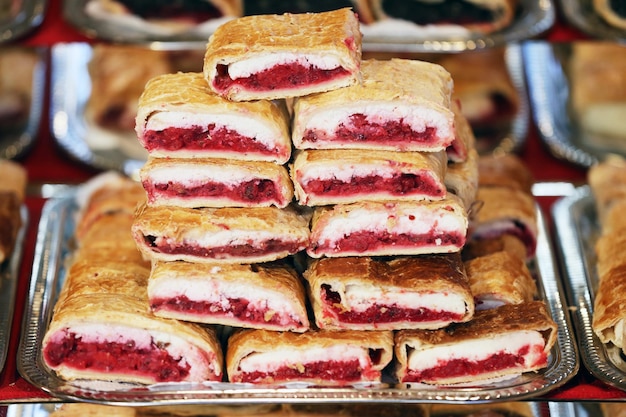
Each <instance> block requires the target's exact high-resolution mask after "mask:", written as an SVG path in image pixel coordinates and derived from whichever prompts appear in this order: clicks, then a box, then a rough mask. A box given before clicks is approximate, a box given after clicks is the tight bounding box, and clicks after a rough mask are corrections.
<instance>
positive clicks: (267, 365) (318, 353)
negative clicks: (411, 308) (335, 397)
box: [239, 344, 370, 373]
mask: <svg viewBox="0 0 626 417" xmlns="http://www.w3.org/2000/svg"><path fill="white" fill-rule="evenodd" d="M354 359H356V360H358V361H359V365H360V366H361V368H363V369H369V368H370V358H369V355H368V352H367V351H366V350H364V349H361V348H359V347H356V346H349V345H341V344H336V345H332V346H329V347H312V348H310V349H306V350H302V349H297V348H294V347H288V348H276V349H274V350H271V351H267V352H257V353H253V354H250V355H248V356H246V357H245V358H243V359H241V361H240V362H239V369H240V370H241V371H242V372H255V371H258V372H267V373H271V372H275V371H277V370H280V369H281V368H284V367H288V368H296V367H297V366H298V365H304V364H307V363H314V362H319V361H323V360H332V361H336V362H339V363H341V362H347V361H352V360H354Z"/></svg>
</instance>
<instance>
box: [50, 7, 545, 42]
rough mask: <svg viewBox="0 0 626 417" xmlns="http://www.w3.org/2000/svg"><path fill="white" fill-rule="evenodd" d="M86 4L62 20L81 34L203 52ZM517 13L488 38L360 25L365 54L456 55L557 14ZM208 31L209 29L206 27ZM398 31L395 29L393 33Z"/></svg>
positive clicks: (532, 32)
mask: <svg viewBox="0 0 626 417" xmlns="http://www.w3.org/2000/svg"><path fill="white" fill-rule="evenodd" d="M88 2H89V0H65V1H64V7H63V15H64V18H65V19H66V20H67V21H68V22H70V23H71V24H72V25H74V26H75V27H77V28H78V29H79V30H82V31H83V32H84V33H86V34H87V36H90V37H93V38H99V39H103V40H107V41H113V42H119V43H136V44H146V43H163V42H194V43H197V44H198V45H199V46H200V47H202V48H204V47H205V45H206V41H207V39H208V38H209V36H210V35H211V31H210V30H209V31H202V30H195V31H194V30H191V31H189V32H186V33H180V34H175V35H169V34H163V33H159V32H155V31H154V30H151V31H150V30H147V29H142V28H140V27H137V26H132V25H128V24H123V23H121V22H117V23H116V22H114V21H111V20H105V19H98V18H94V17H93V16H91V15H89V14H88V13H87V12H86V10H85V6H86V4H87V3H88ZM519 3H520V9H521V10H520V11H519V13H517V15H516V17H515V19H514V21H513V22H512V23H511V24H510V25H509V26H508V27H506V28H505V29H503V30H501V31H499V32H496V33H493V34H489V35H482V34H463V35H456V36H451V35H450V34H441V33H439V34H437V33H436V32H435V33H434V32H433V31H432V30H428V29H426V30H424V34H413V33H405V32H403V33H396V32H394V33H389V30H385V31H384V33H382V32H381V31H379V30H378V29H375V28H374V27H373V26H372V27H371V28H369V27H366V26H365V25H361V31H362V32H363V45H362V46H363V50H364V51H368V50H369V51H395V52H459V51H466V50H473V49H481V48H488V47H493V46H498V45H504V44H506V43H509V42H516V41H520V40H523V39H531V38H534V37H536V36H539V35H540V34H542V33H544V32H545V31H547V30H548V29H550V28H551V27H552V26H553V25H554V22H555V19H556V17H555V16H556V12H555V8H554V4H553V2H552V0H520V1H519ZM209 27H210V26H209ZM393 30H397V29H395V28H394V29H393Z"/></svg>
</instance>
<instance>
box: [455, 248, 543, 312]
mask: <svg viewBox="0 0 626 417" xmlns="http://www.w3.org/2000/svg"><path fill="white" fill-rule="evenodd" d="M465 272H466V274H467V277H468V279H469V283H470V288H471V291H472V294H473V296H474V301H475V303H476V310H484V309H487V308H494V307H499V306H501V305H503V304H519V303H523V302H528V301H532V300H533V299H534V298H535V296H536V295H537V284H536V282H535V279H534V278H533V276H532V275H531V273H530V271H529V269H528V266H526V262H525V259H524V258H520V257H519V256H516V255H515V254H512V253H509V252H505V251H499V252H495V253H492V254H489V255H484V256H479V257H477V258H474V259H472V260H469V261H466V262H465Z"/></svg>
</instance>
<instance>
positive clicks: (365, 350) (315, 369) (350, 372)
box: [226, 330, 393, 386]
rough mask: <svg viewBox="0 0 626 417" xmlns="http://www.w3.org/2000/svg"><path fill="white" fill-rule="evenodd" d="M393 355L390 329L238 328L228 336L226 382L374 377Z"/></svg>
mask: <svg viewBox="0 0 626 417" xmlns="http://www.w3.org/2000/svg"><path fill="white" fill-rule="evenodd" d="M392 356H393V334H392V332H391V331H371V332H359V331H342V332H334V331H325V330H311V331H308V332H305V333H293V332H269V331H266V330H242V331H239V332H236V333H234V334H233V335H232V336H231V337H230V338H229V339H228V347H227V351H226V368H227V371H228V379H229V381H231V382H248V383H253V384H271V385H281V384H286V383H289V382H303V383H308V384H311V385H315V386H346V385H351V384H356V383H377V382H380V381H381V371H382V370H383V369H384V368H385V367H386V366H387V365H388V364H389V363H390V362H391V360H392Z"/></svg>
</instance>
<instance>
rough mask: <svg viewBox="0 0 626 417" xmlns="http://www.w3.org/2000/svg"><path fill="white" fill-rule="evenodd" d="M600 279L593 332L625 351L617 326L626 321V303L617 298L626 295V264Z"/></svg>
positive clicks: (625, 343)
mask: <svg viewBox="0 0 626 417" xmlns="http://www.w3.org/2000/svg"><path fill="white" fill-rule="evenodd" d="M622 241H623V239H622ZM622 247H623V246H622ZM621 258H623V255H622V256H621ZM599 278H600V282H599V284H598V288H597V290H596V292H595V299H594V309H593V317H592V323H591V325H592V328H593V331H594V333H596V335H597V336H598V338H599V339H600V340H601V341H602V342H603V343H608V342H613V343H614V344H615V345H616V346H619V347H620V348H622V350H624V349H625V348H626V341H625V340H624V335H623V333H622V334H620V330H619V329H617V328H616V325H617V323H618V322H620V321H621V320H626V313H625V308H624V307H625V305H626V301H625V300H624V297H619V296H617V295H618V294H619V295H623V294H626V263H624V262H623V260H622V262H621V263H620V264H619V265H616V266H614V267H613V268H611V269H608V270H606V271H604V272H602V275H601V276H600V277H599Z"/></svg>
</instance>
